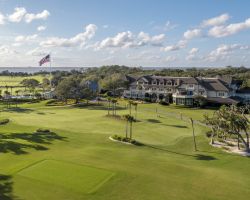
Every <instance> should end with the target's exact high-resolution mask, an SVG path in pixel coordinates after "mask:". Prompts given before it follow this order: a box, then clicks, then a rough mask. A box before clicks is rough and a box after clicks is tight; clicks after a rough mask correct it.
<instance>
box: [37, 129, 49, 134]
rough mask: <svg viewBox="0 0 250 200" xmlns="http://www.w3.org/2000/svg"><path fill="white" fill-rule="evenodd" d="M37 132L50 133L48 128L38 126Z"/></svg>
mask: <svg viewBox="0 0 250 200" xmlns="http://www.w3.org/2000/svg"><path fill="white" fill-rule="evenodd" d="M36 132H37V133H50V130H49V129H44V128H39V129H37V130H36Z"/></svg>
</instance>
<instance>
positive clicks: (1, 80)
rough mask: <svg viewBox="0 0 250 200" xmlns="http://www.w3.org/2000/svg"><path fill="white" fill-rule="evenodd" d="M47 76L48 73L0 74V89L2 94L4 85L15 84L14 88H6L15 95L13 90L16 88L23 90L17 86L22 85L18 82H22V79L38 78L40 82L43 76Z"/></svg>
mask: <svg viewBox="0 0 250 200" xmlns="http://www.w3.org/2000/svg"><path fill="white" fill-rule="evenodd" d="M45 77H46V78H49V75H33V76H13V77H12V76H0V86H2V88H0V90H1V91H2V95H3V94H4V91H5V90H6V88H5V87H6V86H9V87H10V86H15V87H14V88H12V89H10V88H8V90H9V92H10V91H12V93H13V95H15V91H17V90H19V91H20V90H21V91H22V90H24V88H23V87H18V86H22V85H21V84H20V83H21V82H22V80H24V79H31V78H33V79H36V80H38V81H39V82H40V83H41V82H42V80H43V78H45Z"/></svg>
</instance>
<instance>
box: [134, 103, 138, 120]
mask: <svg viewBox="0 0 250 200" xmlns="http://www.w3.org/2000/svg"><path fill="white" fill-rule="evenodd" d="M133 106H134V107H135V120H136V119H137V106H138V103H137V102H135V101H134V102H133Z"/></svg>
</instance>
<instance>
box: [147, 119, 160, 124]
mask: <svg viewBox="0 0 250 200" xmlns="http://www.w3.org/2000/svg"><path fill="white" fill-rule="evenodd" d="M147 121H148V122H150V123H156V124H158V123H161V121H160V120H158V119H147Z"/></svg>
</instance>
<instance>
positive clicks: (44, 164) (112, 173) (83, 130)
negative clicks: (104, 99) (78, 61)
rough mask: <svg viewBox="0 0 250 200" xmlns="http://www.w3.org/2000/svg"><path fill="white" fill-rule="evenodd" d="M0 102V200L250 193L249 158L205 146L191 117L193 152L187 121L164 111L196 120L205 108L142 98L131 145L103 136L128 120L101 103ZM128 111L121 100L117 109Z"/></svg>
mask: <svg viewBox="0 0 250 200" xmlns="http://www.w3.org/2000/svg"><path fill="white" fill-rule="evenodd" d="M1 108H2V111H1V113H0V119H9V120H10V121H9V123H6V124H3V125H1V126H0V199H1V200H15V199H25V200H44V199H47V200H62V199H65V200H66V199H67V200H80V199H86V200H89V199H91V200H97V199H100V200H105V199H107V200H113V199H114V200H118V199H127V200H140V199H143V200H158V199H159V200H163V199H164V200H166V199H169V200H172V199H178V200H184V199H185V200H187V199H189V200H192V199H204V200H210V199H213V200H214V199H219V200H224V199H225V200H231V199H238V200H245V199H248V198H249V193H250V178H249V176H250V160H249V158H247V157H242V156H239V155H234V154H229V153H226V152H224V151H222V150H220V149H216V148H214V147H211V146H210V145H209V139H208V138H207V137H206V135H205V133H206V131H208V129H207V128H206V127H203V126H200V125H197V124H195V127H194V128H195V135H196V140H197V146H198V151H196V152H195V151H194V146H193V138H192V128H191V124H190V123H189V122H187V121H184V120H181V119H180V118H178V117H174V115H168V114H167V113H175V114H176V116H178V115H179V113H180V112H181V113H183V116H186V117H192V118H193V119H195V120H202V116H203V113H204V112H208V113H212V111H211V110H199V109H195V110H194V109H193V110H192V109H185V108H182V109H180V108H175V107H173V106H165V107H164V106H160V105H157V104H140V105H138V113H137V118H138V122H135V123H134V124H133V138H134V139H136V140H137V141H140V142H141V143H142V144H143V145H141V146H136V145H128V144H123V143H120V142H114V141H111V140H110V139H109V137H110V136H112V135H115V134H116V135H121V136H124V135H125V125H126V123H125V121H124V120H121V119H116V118H110V117H107V116H106V115H107V108H106V106H102V105H84V106H79V107H76V106H46V101H41V102H39V103H29V104H28V103H27V104H21V105H19V108H15V107H14V106H13V107H12V108H9V109H6V108H4V105H2V107H1ZM156 108H157V110H158V111H160V113H159V114H156V112H155V109H156ZM132 112H134V111H132ZM127 113H128V110H127V109H125V107H124V105H123V104H122V102H121V103H120V105H118V108H117V114H118V115H124V114H127ZM162 113H166V115H164V114H162ZM38 129H40V130H42V131H41V132H40V131H39V130H38Z"/></svg>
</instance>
